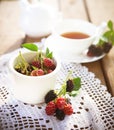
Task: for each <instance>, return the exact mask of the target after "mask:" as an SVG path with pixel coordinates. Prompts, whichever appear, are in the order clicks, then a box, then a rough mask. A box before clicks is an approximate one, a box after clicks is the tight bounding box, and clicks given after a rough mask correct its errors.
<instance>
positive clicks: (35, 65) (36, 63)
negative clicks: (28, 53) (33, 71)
mask: <svg viewBox="0 0 114 130" xmlns="http://www.w3.org/2000/svg"><path fill="white" fill-rule="evenodd" d="M31 64H32V66H34V67H37V68H40V67H41V64H40V62H39V61H32V63H31Z"/></svg>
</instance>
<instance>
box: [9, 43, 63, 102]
mask: <svg viewBox="0 0 114 130" xmlns="http://www.w3.org/2000/svg"><path fill="white" fill-rule="evenodd" d="M22 46H23V47H25V48H27V49H29V51H19V53H18V54H17V55H15V56H13V57H12V58H11V60H10V61H9V69H10V72H11V75H12V77H13V81H14V85H13V89H12V92H13V94H14V96H15V97H16V98H17V99H18V100H20V101H23V102H24V103H29V104H38V103H42V102H44V96H45V94H46V93H47V92H48V91H49V90H51V89H54V87H55V83H56V78H57V73H58V72H59V70H60V67H61V64H60V60H59V58H58V57H57V56H55V55H54V54H53V53H52V52H50V51H49V49H48V48H47V49H46V50H45V51H43V50H39V49H38V47H37V46H36V45H35V44H31V43H25V44H23V45H22ZM31 50H32V51H31Z"/></svg>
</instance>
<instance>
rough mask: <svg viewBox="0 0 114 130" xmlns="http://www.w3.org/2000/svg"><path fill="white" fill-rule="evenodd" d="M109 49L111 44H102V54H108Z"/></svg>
mask: <svg viewBox="0 0 114 130" xmlns="http://www.w3.org/2000/svg"><path fill="white" fill-rule="evenodd" d="M111 48H112V44H111V43H108V42H105V43H104V44H103V51H104V53H108V52H109V51H110V49H111Z"/></svg>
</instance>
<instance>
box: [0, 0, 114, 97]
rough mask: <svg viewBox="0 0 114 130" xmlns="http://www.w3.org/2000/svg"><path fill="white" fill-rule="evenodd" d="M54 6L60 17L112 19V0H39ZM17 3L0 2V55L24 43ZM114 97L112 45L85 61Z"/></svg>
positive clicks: (113, 10) (95, 20) (113, 1)
mask: <svg viewBox="0 0 114 130" xmlns="http://www.w3.org/2000/svg"><path fill="white" fill-rule="evenodd" d="M42 1H43V2H45V3H48V4H50V5H52V6H55V7H57V8H58V9H59V10H60V11H61V12H62V14H63V18H78V19H83V20H87V21H90V22H92V23H94V24H96V25H99V24H101V22H103V21H106V22H107V21H108V20H110V19H111V20H112V21H114V0H110V1H108V0H42ZM19 19H20V6H19V1H18V0H7V1H5V0H3V1H0V45H1V46H0V55H2V54H5V53H7V52H10V51H12V50H14V49H16V48H19V47H20V44H22V43H23V42H26V40H27V39H26V37H25V36H26V34H25V33H24V32H23V31H22V29H21V28H20V26H19ZM83 66H86V67H88V69H89V71H91V72H93V73H95V75H96V77H97V78H99V79H100V80H101V83H102V84H103V85H106V86H107V89H108V91H109V92H110V93H111V94H112V96H114V78H113V76H114V47H113V48H112V49H111V51H110V53H108V55H106V56H105V57H104V58H103V59H101V60H99V61H96V62H92V63H85V64H83Z"/></svg>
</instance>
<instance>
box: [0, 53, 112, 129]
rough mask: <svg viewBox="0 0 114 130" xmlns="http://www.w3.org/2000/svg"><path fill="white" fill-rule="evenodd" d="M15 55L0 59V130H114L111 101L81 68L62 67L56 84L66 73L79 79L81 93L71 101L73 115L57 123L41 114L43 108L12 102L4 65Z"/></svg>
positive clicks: (10, 83) (42, 106) (93, 76)
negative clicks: (71, 72) (70, 71)
mask: <svg viewBox="0 0 114 130" xmlns="http://www.w3.org/2000/svg"><path fill="white" fill-rule="evenodd" d="M16 52H17V51H14V52H12V53H9V54H6V55H3V56H2V57H1V58H0V127H1V128H0V130H60V129H61V130H114V99H113V97H111V95H110V94H109V93H108V92H107V90H106V87H105V86H103V85H101V82H100V80H99V79H97V78H95V75H94V74H93V73H91V72H88V69H87V68H86V67H84V66H82V65H81V64H76V63H62V68H61V71H60V73H59V74H58V79H57V84H59V85H60V84H62V83H63V81H64V80H65V78H66V75H67V74H68V71H69V70H72V71H73V74H72V76H73V77H80V78H81V80H82V89H81V91H80V94H79V95H78V96H76V97H75V98H73V99H72V100H71V101H72V105H73V109H74V113H73V114H72V115H71V116H66V117H65V119H64V120H63V121H59V120H57V119H56V117H54V116H48V115H46V113H45V104H39V105H30V104H25V103H23V102H21V101H18V100H16V99H15V98H14V96H13V94H12V92H11V88H12V82H13V81H12V79H10V74H9V69H8V61H9V59H10V58H11V56H12V55H14V54H15V53H16Z"/></svg>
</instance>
